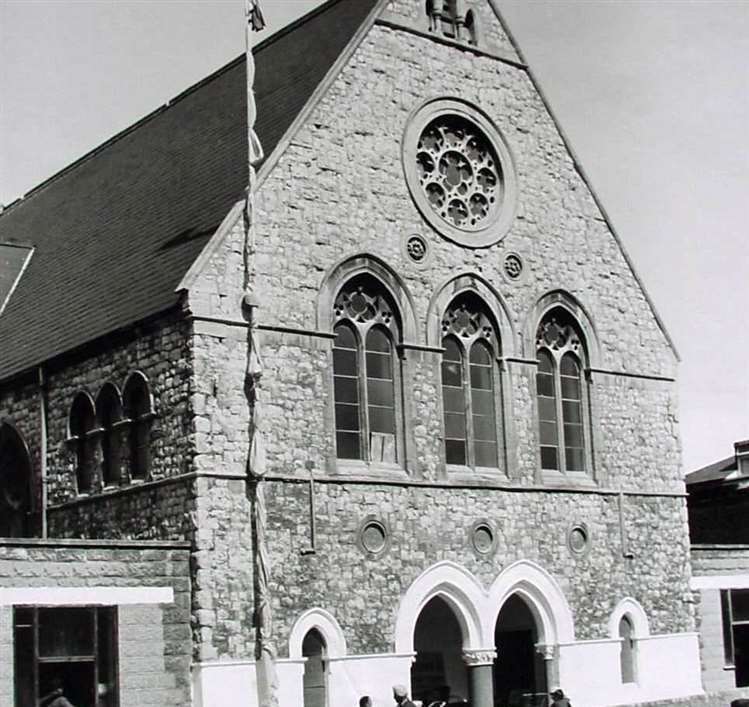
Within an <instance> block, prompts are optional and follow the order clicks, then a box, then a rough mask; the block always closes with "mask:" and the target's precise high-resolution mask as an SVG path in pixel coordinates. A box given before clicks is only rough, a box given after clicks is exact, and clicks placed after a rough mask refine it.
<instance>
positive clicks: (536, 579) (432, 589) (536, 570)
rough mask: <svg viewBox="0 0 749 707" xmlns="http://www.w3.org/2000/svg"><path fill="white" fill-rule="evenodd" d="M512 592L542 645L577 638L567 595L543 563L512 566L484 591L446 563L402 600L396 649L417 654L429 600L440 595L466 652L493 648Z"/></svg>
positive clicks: (472, 578) (462, 570)
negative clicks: (526, 611)
mask: <svg viewBox="0 0 749 707" xmlns="http://www.w3.org/2000/svg"><path fill="white" fill-rule="evenodd" d="M513 594H517V595H518V596H520V597H521V598H522V599H523V600H524V601H525V602H526V604H527V605H528V607H529V609H530V611H531V613H532V614H533V616H534V618H535V620H536V625H537V628H538V634H539V636H538V641H539V643H544V644H557V643H571V642H573V641H574V640H575V629H574V621H573V619H572V611H571V609H570V606H569V604H568V603H567V600H566V599H565V596H564V593H563V592H562V589H561V587H560V586H559V584H558V583H557V582H556V580H555V579H554V578H553V577H552V576H551V575H550V574H549V573H548V572H546V570H544V569H543V568H542V567H540V566H539V565H537V564H535V563H534V562H530V561H528V560H520V561H518V562H514V563H513V564H511V565H509V566H508V567H507V568H505V569H504V570H503V571H502V572H501V573H500V574H499V575H498V576H497V578H496V579H495V580H494V582H493V583H492V585H491V587H490V588H489V590H488V591H486V590H485V589H484V587H483V586H482V585H481V583H480V582H479V580H478V579H476V577H475V576H474V575H473V574H471V572H469V571H468V570H467V569H465V568H464V567H461V566H460V565H458V564H456V563H454V562H450V561H447V560H445V561H442V562H438V563H437V564H435V565H432V566H431V567H430V568H428V569H427V570H425V571H424V572H422V573H421V574H420V575H419V576H418V577H417V578H416V580H414V582H413V584H411V586H410V587H409V588H408V590H407V591H406V593H405V595H404V596H403V599H402V600H401V604H400V608H399V611H398V616H397V618H396V623H395V651H396V653H411V652H413V649H414V647H413V638H414V630H415V628H416V622H417V620H418V618H419V614H421V611H422V609H423V608H424V606H425V605H426V604H427V602H429V601H430V600H431V599H433V598H434V597H437V596H438V597H440V598H441V599H443V600H444V601H445V602H447V604H448V605H449V606H450V607H451V608H452V609H453V611H454V612H455V617H456V618H457V620H458V623H459V624H460V627H461V630H462V633H463V649H464V650H476V649H486V648H487V647H493V646H494V630H495V627H496V624H497V619H498V618H499V612H500V610H501V609H502V606H503V605H504V603H505V602H506V601H507V599H509V597H510V596H512V595H513Z"/></svg>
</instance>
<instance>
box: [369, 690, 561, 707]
mask: <svg viewBox="0 0 749 707" xmlns="http://www.w3.org/2000/svg"><path fill="white" fill-rule="evenodd" d="M549 694H550V695H551V700H552V702H551V705H550V707H572V703H571V702H570V701H569V698H568V697H567V696H566V695H565V694H564V691H563V690H562V689H561V688H559V687H557V688H555V689H554V690H552V691H551V693H549ZM434 697H435V699H434V700H432V701H431V702H428V703H427V704H426V705H425V707H448V702H449V700H450V687H449V686H448V685H443V686H442V687H438V688H437V689H436V690H435V694H434ZM393 699H394V700H395V704H396V705H397V707H416V705H415V704H414V703H413V702H412V701H411V700H409V699H408V690H407V689H406V686H405V685H394V686H393ZM359 707H374V706H373V704H372V698H371V697H370V696H369V695H364V697H362V698H361V699H360V700H359Z"/></svg>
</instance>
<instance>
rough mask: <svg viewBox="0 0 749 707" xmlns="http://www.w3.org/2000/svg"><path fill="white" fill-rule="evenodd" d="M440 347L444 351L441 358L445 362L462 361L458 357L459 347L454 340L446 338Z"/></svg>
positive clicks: (459, 356) (460, 357)
mask: <svg viewBox="0 0 749 707" xmlns="http://www.w3.org/2000/svg"><path fill="white" fill-rule="evenodd" d="M442 346H443V347H444V349H445V353H443V354H442V358H443V359H444V360H445V361H462V360H463V358H462V356H461V355H460V347H459V346H458V343H457V342H456V341H455V339H452V338H447V339H443V340H442Z"/></svg>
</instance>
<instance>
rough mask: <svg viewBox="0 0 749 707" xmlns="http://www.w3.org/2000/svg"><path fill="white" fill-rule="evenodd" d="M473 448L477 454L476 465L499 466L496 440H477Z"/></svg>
mask: <svg viewBox="0 0 749 707" xmlns="http://www.w3.org/2000/svg"><path fill="white" fill-rule="evenodd" d="M473 450H474V453H475V455H476V466H491V467H496V466H497V444H496V442H475V443H474V447H473Z"/></svg>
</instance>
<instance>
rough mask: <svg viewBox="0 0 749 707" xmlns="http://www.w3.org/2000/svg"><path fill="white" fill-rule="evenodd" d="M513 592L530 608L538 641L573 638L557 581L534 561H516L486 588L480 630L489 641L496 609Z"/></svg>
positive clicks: (499, 609)
mask: <svg viewBox="0 0 749 707" xmlns="http://www.w3.org/2000/svg"><path fill="white" fill-rule="evenodd" d="M513 594H517V595H518V596H519V597H521V598H522V599H523V601H525V603H526V604H527V605H528V608H529V609H530V610H531V613H532V614H533V617H534V618H535V620H536V627H537V629H538V642H539V643H544V644H547V645H553V644H556V643H571V642H572V641H574V640H575V624H574V621H573V619H572V610H571V609H570V605H569V604H568V603H567V599H566V598H565V596H564V592H563V591H562V589H561V587H560V586H559V584H558V583H557V581H556V580H555V579H554V578H553V577H552V576H551V575H550V574H549V573H548V572H547V571H546V570H545V569H543V568H542V567H541V566H540V565H537V564H536V563H535V562H531V561H530V560H519V561H517V562H513V563H512V564H511V565H508V566H507V567H506V568H505V569H504V570H502V572H501V573H500V574H499V576H498V577H497V578H496V579H495V580H494V582H493V583H492V586H491V587H490V589H489V595H488V607H489V611H487V612H486V613H485V614H484V617H485V623H484V632H485V635H486V636H487V637H490V640H491V641H492V642H493V640H494V628H495V626H496V624H497V619H498V618H499V612H500V611H501V609H502V606H503V605H504V603H505V602H506V601H507V600H508V599H509V598H510V597H511V596H512V595H513Z"/></svg>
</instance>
